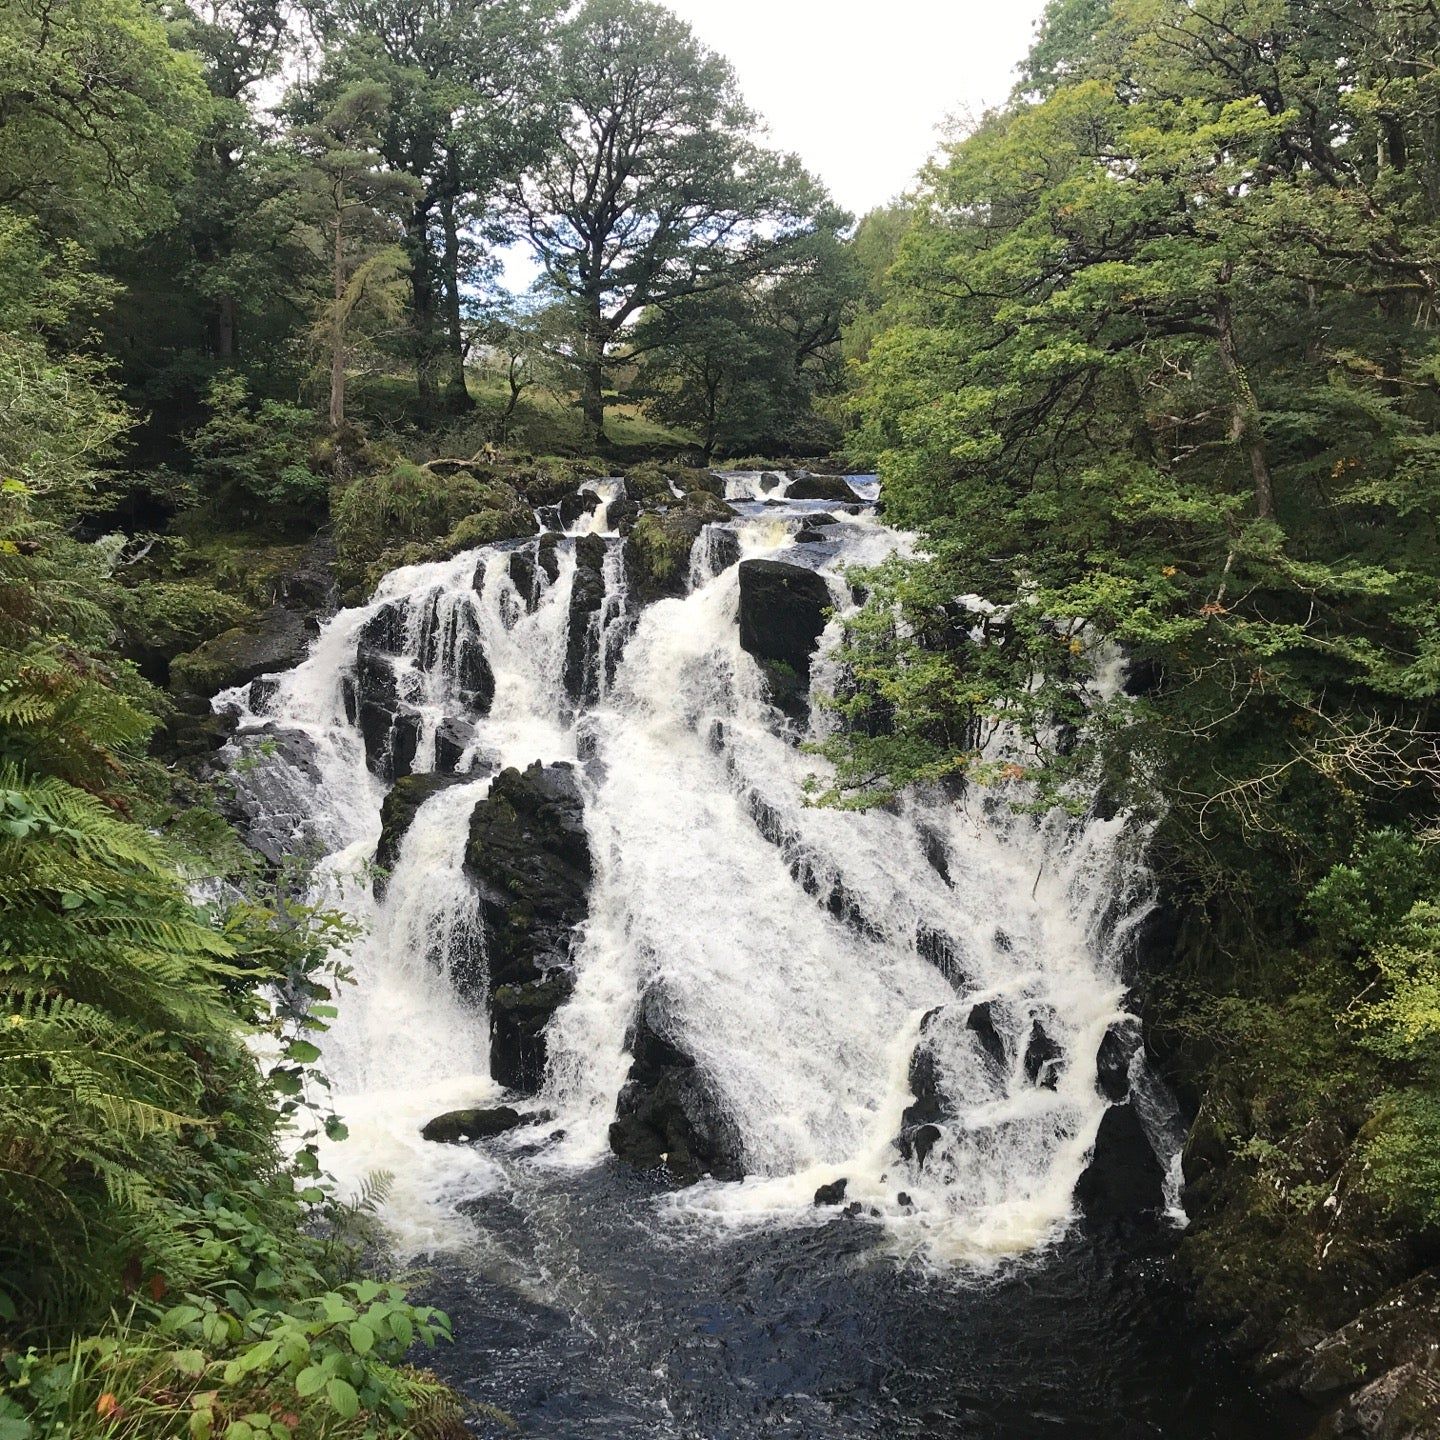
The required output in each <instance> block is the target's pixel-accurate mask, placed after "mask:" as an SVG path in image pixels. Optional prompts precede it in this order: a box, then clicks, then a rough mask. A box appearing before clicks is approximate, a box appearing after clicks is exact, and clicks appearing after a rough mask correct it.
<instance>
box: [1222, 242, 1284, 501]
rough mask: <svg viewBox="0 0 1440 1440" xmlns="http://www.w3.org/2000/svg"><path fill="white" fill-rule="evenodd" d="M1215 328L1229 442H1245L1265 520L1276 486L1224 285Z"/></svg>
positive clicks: (1224, 276)
mask: <svg viewBox="0 0 1440 1440" xmlns="http://www.w3.org/2000/svg"><path fill="white" fill-rule="evenodd" d="M1220 279H1221V284H1222V286H1223V285H1224V284H1225V283H1226V282H1227V281H1228V280H1229V279H1230V267H1229V266H1228V265H1227V266H1226V267H1225V268H1224V269H1223V270H1222V272H1221V276H1220ZM1215 327H1216V329H1217V331H1218V332H1219V342H1220V364H1221V366H1222V367H1223V368H1224V371H1225V374H1226V376H1227V378H1228V379H1229V381H1230V387H1231V401H1230V441H1231V443H1232V444H1235V445H1243V446H1244V448H1245V453H1246V455H1247V456H1248V457H1249V460H1250V480H1251V486H1252V488H1253V490H1254V494H1255V513H1256V514H1257V515H1258V516H1259V517H1260V518H1261V519H1262V520H1273V519H1274V518H1275V489H1274V486H1273V485H1272V484H1271V483H1270V467H1269V466H1268V465H1267V464H1266V462H1265V438H1264V436H1263V435H1262V434H1261V432H1260V409H1259V406H1257V405H1256V403H1255V392H1254V391H1253V390H1252V389H1251V388H1250V380H1249V377H1248V376H1247V375H1246V374H1245V367H1244V366H1243V365H1242V364H1241V363H1240V354H1239V351H1238V350H1237V348H1236V345H1235V318H1234V316H1233V314H1232V313H1231V310H1230V297H1229V296H1228V295H1227V294H1226V292H1225V290H1224V289H1223V288H1222V289H1221V291H1220V295H1219V298H1218V299H1217V300H1216V302H1215Z"/></svg>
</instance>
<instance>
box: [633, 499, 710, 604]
mask: <svg viewBox="0 0 1440 1440" xmlns="http://www.w3.org/2000/svg"><path fill="white" fill-rule="evenodd" d="M726 514H727V516H728V514H729V510H728V508H727V510H726ZM705 523H706V522H705V519H704V518H703V517H702V516H700V515H697V514H696V513H695V512H694V511H693V510H689V509H681V508H679V507H677V508H675V509H673V510H668V511H666V512H665V513H664V514H663V515H655V514H649V515H642V516H641V517H640V518H639V519H638V520H637V521H636V522H635V524H634V526H633V527H632V528H631V531H630V534H629V535H628V536H627V537H626V539H625V569H626V572H627V574H628V576H629V579H630V586H631V589H632V590H633V591H634V592H635V593H636V595H637V598H638V599H639V600H640V601H641V602H642V603H648V602H650V601H652V600H659V599H662V598H663V597H664V596H667V595H683V594H684V593H685V583H686V581H687V580H688V578H689V575H690V551H691V550H692V549H693V547H694V545H695V541H696V540H697V539H698V538H699V535H700V532H701V530H703V529H704V528H705Z"/></svg>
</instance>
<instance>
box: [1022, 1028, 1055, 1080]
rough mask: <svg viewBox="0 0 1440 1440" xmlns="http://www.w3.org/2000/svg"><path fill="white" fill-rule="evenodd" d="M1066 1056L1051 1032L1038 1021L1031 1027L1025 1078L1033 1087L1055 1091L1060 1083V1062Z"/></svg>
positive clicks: (1027, 1043)
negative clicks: (1037, 1086)
mask: <svg viewBox="0 0 1440 1440" xmlns="http://www.w3.org/2000/svg"><path fill="white" fill-rule="evenodd" d="M1064 1055H1065V1052H1064V1051H1063V1050H1062V1049H1061V1048H1060V1046H1059V1045H1058V1044H1057V1043H1056V1042H1055V1040H1053V1039H1052V1038H1051V1036H1050V1033H1049V1031H1047V1030H1046V1029H1045V1027H1044V1026H1043V1025H1042V1024H1041V1023H1040V1022H1039V1021H1038V1020H1036V1021H1035V1022H1034V1023H1033V1024H1032V1025H1031V1027H1030V1039H1029V1040H1028V1041H1027V1042H1026V1045H1025V1059H1024V1065H1025V1078H1026V1079H1027V1080H1028V1081H1029V1082H1030V1083H1031V1084H1032V1085H1039V1086H1041V1087H1042V1088H1043V1089H1046V1090H1053V1089H1055V1087H1056V1086H1057V1085H1058V1084H1059V1083H1060V1061H1061V1060H1062V1059H1063V1058H1064Z"/></svg>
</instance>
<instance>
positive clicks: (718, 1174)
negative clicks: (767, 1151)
mask: <svg viewBox="0 0 1440 1440" xmlns="http://www.w3.org/2000/svg"><path fill="white" fill-rule="evenodd" d="M658 1010H659V1007H658V1006H656V1005H654V1004H653V1003H650V1004H642V1006H641V1009H640V1014H639V1015H638V1016H637V1018H636V1020H635V1024H634V1027H633V1029H632V1030H631V1034H630V1037H629V1049H630V1053H631V1055H632V1056H633V1057H634V1059H633V1061H632V1063H631V1065H630V1073H629V1075H628V1076H627V1077H626V1080H625V1087H624V1089H622V1090H621V1092H620V1098H619V1101H618V1102H617V1104H616V1107H615V1119H614V1120H613V1121H612V1122H611V1125H610V1148H611V1150H612V1151H614V1153H615V1154H616V1155H617V1156H618V1157H619V1158H620V1159H621V1160H624V1161H625V1162H626V1163H627V1164H630V1165H634V1166H635V1167H636V1168H637V1169H641V1170H660V1171H663V1172H664V1173H665V1174H666V1175H667V1176H669V1177H670V1179H672V1180H674V1181H676V1182H677V1183H678V1184H681V1185H690V1184H693V1183H694V1182H695V1181H696V1180H699V1179H700V1178H701V1177H702V1176H705V1175H713V1176H714V1177H715V1178H716V1179H717V1180H743V1179H744V1178H745V1166H744V1152H743V1148H742V1146H741V1143H740V1136H739V1132H738V1131H737V1130H736V1128H735V1124H734V1122H733V1121H732V1120H731V1119H730V1117H729V1115H728V1114H726V1112H725V1110H724V1107H723V1106H722V1105H721V1104H720V1103H719V1101H718V1099H717V1098H716V1095H715V1093H714V1089H713V1087H712V1086H711V1085H710V1083H709V1081H708V1080H707V1079H706V1076H705V1074H704V1073H703V1071H701V1070H700V1068H699V1067H698V1066H697V1065H696V1063H695V1060H694V1058H693V1057H692V1056H691V1055H689V1054H687V1053H686V1052H685V1051H684V1050H682V1049H680V1048H679V1047H678V1046H677V1045H675V1044H674V1043H673V1042H672V1041H670V1040H669V1039H667V1038H666V1036H665V1034H664V1022H663V1020H661V1019H660V1018H659V1015H658Z"/></svg>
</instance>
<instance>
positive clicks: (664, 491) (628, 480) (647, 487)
mask: <svg viewBox="0 0 1440 1440" xmlns="http://www.w3.org/2000/svg"><path fill="white" fill-rule="evenodd" d="M684 475H685V471H684V470H683V469H682V468H681V467H680V466H678V465H662V464H660V462H659V461H657V460H647V461H646V462H645V463H644V464H643V465H632V466H631V467H630V469H628V470H627V471H626V472H625V494H626V496H627V497H628V498H629V499H631V500H639V501H640V502H641V504H645V505H652V504H655V503H656V502H657V501H658V502H660V503H662V504H666V505H668V504H671V503H672V502H673V501H674V499H675V491H674V490H672V489H671V487H670V481H671V480H672V478H674V479H683V478H684Z"/></svg>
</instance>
